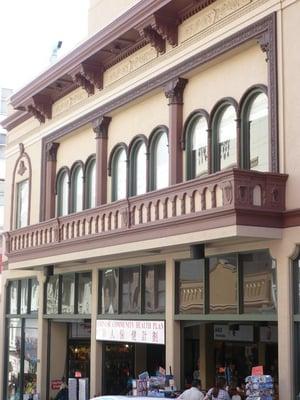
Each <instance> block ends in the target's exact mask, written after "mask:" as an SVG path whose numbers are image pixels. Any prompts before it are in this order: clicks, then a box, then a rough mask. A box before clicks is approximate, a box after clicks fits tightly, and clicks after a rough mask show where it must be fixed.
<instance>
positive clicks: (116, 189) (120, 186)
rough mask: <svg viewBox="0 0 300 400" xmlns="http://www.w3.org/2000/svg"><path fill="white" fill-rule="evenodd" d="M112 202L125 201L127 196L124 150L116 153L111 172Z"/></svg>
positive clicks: (121, 149) (125, 156)
mask: <svg viewBox="0 0 300 400" xmlns="http://www.w3.org/2000/svg"><path fill="white" fill-rule="evenodd" d="M112 189H113V191H112V200H113V201H115V200H121V199H125V198H126V196H127V155H126V150H125V149H124V148H120V149H119V150H117V151H116V154H115V155H114V158H113V170H112Z"/></svg>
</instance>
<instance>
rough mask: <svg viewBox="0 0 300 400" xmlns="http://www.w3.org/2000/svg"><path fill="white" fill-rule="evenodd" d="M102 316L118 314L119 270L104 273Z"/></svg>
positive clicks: (109, 270) (108, 270)
mask: <svg viewBox="0 0 300 400" xmlns="http://www.w3.org/2000/svg"><path fill="white" fill-rule="evenodd" d="M101 306H102V311H101V312H102V314H116V313H117V312H118V270H117V269H106V270H104V271H103V272H102V301H101Z"/></svg>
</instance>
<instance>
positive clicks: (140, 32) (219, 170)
mask: <svg viewBox="0 0 300 400" xmlns="http://www.w3.org/2000/svg"><path fill="white" fill-rule="evenodd" d="M104 3H105V6H104ZM111 3H113V4H112V5H110V7H107V5H106V2H105V1H104V0H94V1H91V3H90V7H91V8H90V14H89V23H90V30H89V32H90V36H89V38H88V39H87V40H86V41H85V42H83V43H82V44H81V45H80V46H79V47H77V48H76V49H75V50H74V51H72V52H71V53H69V54H68V55H66V56H65V57H64V58H63V59H61V60H59V61H57V62H56V63H55V64H54V65H52V66H50V67H49V69H48V70H47V71H45V72H43V74H41V75H40V76H39V77H38V78H36V79H35V80H34V81H32V82H30V83H28V85H26V86H25V87H23V88H22V89H21V90H19V91H18V92H16V93H15V94H14V95H13V96H12V97H11V106H12V108H13V109H14V111H13V112H12V113H11V115H9V116H8V117H7V118H6V119H5V120H4V122H3V126H4V127H5V128H6V129H7V130H8V137H7V167H6V203H5V205H6V207H7V209H6V212H5V221H4V223H5V231H6V233H5V260H4V263H5V269H4V271H3V277H2V278H3V279H2V291H3V293H4V294H5V295H4V297H5V299H4V301H3V302H2V310H1V315H2V317H1V318H2V323H1V335H0V338H1V352H0V354H2V357H1V362H0V370H1V371H2V372H1V377H0V387H1V388H2V393H1V394H0V398H1V399H15V398H16V396H21V398H23V399H27V398H28V396H29V394H30V393H32V392H34V393H38V394H39V395H40V396H41V398H42V399H50V398H51V397H54V395H55V394H56V393H57V388H58V387H59V380H60V379H61V377H62V376H66V377H68V378H69V377H75V378H79V377H84V378H88V382H89V392H90V395H91V396H92V395H94V394H96V393H103V394H113V393H114V394H121V393H125V392H126V390H127V386H126V384H127V379H128V376H131V375H132V376H133V375H134V376H137V375H138V374H139V373H140V372H141V371H145V370H148V371H149V372H150V373H155V371H156V370H157V368H159V366H161V367H164V368H165V369H166V370H167V372H169V371H170V370H171V372H172V373H173V374H174V376H175V380H176V385H177V386H178V387H181V388H183V387H185V386H186V385H188V384H189V383H190V382H191V379H192V378H193V376H194V374H195V373H196V375H197V376H199V374H200V377H201V380H202V383H203V386H204V387H205V388H209V387H210V386H211V385H212V384H213V382H214V379H215V377H216V376H217V375H220V374H223V373H224V370H225V368H226V367H228V366H229V365H230V366H231V370H232V371H233V374H232V378H231V380H232V383H235V384H240V383H241V382H242V381H243V379H244V378H245V376H247V375H248V374H249V373H251V369H252V367H254V366H258V365H262V366H263V367H264V371H265V372H266V373H270V374H271V375H272V376H273V377H274V380H275V383H276V390H277V391H278V393H279V398H280V399H282V400H283V399H294V398H296V395H297V394H298V393H299V392H300V380H299V361H300V352H299V348H300V347H299V339H300V325H299V324H300V314H299V310H300V307H299V304H300V289H299V288H300V285H299V282H300V275H299V265H300V263H299V248H298V245H299V240H298V237H299V235H300V227H299V225H300V212H299V205H300V195H299V191H298V190H297V188H298V186H299V183H300V171H299V168H298V164H299V163H298V159H299V151H300V136H299V134H298V127H299V123H300V114H299V105H300V95H299V90H298V86H299V67H300V53H299V51H298V48H297V40H296V38H297V37H298V34H300V26H299V15H300V2H299V1H298V0H216V1H214V0H206V1H202V0H199V1H192V0H161V1H156V0H147V1H146V0H140V1H138V0H135V1H133V0H131V1H130V0H122V1H121V0H118V1H117V2H111ZM199 371H200V372H199ZM22 396H23V397H22Z"/></svg>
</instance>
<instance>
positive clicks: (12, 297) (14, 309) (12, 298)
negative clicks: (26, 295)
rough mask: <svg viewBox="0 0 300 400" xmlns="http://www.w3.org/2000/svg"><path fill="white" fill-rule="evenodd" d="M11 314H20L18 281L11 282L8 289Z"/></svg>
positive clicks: (9, 311)
mask: <svg viewBox="0 0 300 400" xmlns="http://www.w3.org/2000/svg"><path fill="white" fill-rule="evenodd" d="M8 302H9V310H8V313H9V314H18V281H13V282H10V283H9V290H8Z"/></svg>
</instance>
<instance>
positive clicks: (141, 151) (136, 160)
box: [130, 140, 147, 196]
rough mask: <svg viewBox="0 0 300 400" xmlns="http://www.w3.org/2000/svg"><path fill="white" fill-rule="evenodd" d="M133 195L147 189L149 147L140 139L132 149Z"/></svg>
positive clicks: (144, 191)
mask: <svg viewBox="0 0 300 400" xmlns="http://www.w3.org/2000/svg"><path fill="white" fill-rule="evenodd" d="M130 161H131V162H130V177H131V195H132V196H135V195H139V194H143V193H146V191H147V148H146V145H145V143H144V142H143V141H141V140H140V141H139V142H138V143H137V144H136V145H135V146H134V148H133V149H132V156H131V160H130Z"/></svg>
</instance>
